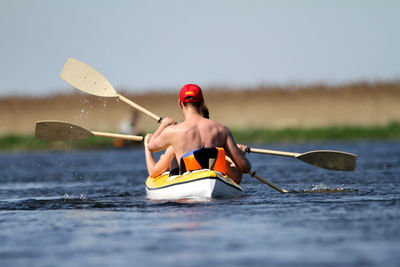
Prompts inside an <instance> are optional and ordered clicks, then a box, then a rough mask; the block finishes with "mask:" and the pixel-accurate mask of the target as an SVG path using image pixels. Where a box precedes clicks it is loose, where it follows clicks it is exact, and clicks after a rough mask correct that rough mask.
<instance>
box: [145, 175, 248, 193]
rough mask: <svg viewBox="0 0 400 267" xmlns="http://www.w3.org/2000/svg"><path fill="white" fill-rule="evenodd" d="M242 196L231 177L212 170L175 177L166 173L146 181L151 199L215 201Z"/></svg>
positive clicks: (239, 188) (240, 189)
mask: <svg viewBox="0 0 400 267" xmlns="http://www.w3.org/2000/svg"><path fill="white" fill-rule="evenodd" d="M242 194H243V189H242V188H241V187H240V186H239V185H238V184H237V183H235V181H233V180H232V179H231V178H230V177H229V176H227V175H224V174H222V173H220V172H218V171H214V170H210V169H202V170H197V171H191V172H187V173H184V174H182V175H173V176H169V172H165V173H163V174H161V175H160V176H158V177H155V178H152V177H148V178H147V180H146V195H147V198H149V199H213V198H231V197H236V196H240V195H242Z"/></svg>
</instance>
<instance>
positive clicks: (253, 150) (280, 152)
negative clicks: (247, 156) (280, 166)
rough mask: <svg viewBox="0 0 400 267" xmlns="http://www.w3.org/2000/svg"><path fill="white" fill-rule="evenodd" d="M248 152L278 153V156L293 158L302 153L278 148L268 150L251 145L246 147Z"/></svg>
mask: <svg viewBox="0 0 400 267" xmlns="http://www.w3.org/2000/svg"><path fill="white" fill-rule="evenodd" d="M246 152H248V153H259V154H269V155H278V156H284V157H291V158H295V157H297V156H299V155H301V154H300V153H293V152H285V151H277V150H268V149H260V148H250V147H248V148H247V149H246Z"/></svg>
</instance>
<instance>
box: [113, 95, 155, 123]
mask: <svg viewBox="0 0 400 267" xmlns="http://www.w3.org/2000/svg"><path fill="white" fill-rule="evenodd" d="M118 98H119V99H120V100H121V101H123V102H125V103H126V104H128V105H130V106H131V107H133V108H135V109H137V110H139V111H141V112H143V113H144V114H146V115H147V116H149V117H151V118H152V119H155V120H156V121H157V122H158V123H159V122H161V120H162V117H159V116H157V115H156V114H154V113H152V112H150V111H148V110H147V109H145V108H144V107H141V106H139V105H138V104H136V103H135V102H132V101H131V100H129V99H128V98H126V97H124V96H122V95H120V94H118Z"/></svg>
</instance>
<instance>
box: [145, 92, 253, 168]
mask: <svg viewBox="0 0 400 267" xmlns="http://www.w3.org/2000/svg"><path fill="white" fill-rule="evenodd" d="M178 103H179V107H180V108H181V109H182V111H183V115H184V118H185V119H184V121H183V122H181V123H179V124H177V123H176V122H175V121H174V120H173V119H171V118H164V119H163V121H162V123H161V125H160V126H159V127H158V129H157V130H156V131H155V132H154V134H153V136H152V137H151V139H150V141H149V142H148V144H147V148H148V150H149V151H150V152H157V151H161V150H165V149H167V148H168V147H169V146H171V147H172V149H173V151H174V153H175V156H176V158H177V159H179V160H178V163H179V168H180V173H183V172H184V171H190V170H191V169H188V168H184V167H187V166H183V165H187V164H185V162H186V163H187V162H188V161H187V157H189V158H190V157H192V155H195V156H196V155H199V154H204V153H203V151H204V150H209V151H210V153H211V154H214V156H215V155H216V159H215V161H214V163H213V165H214V166H215V164H216V165H218V166H222V165H223V163H222V160H221V157H220V155H222V154H221V153H224V154H226V155H227V156H228V157H229V158H231V159H232V161H233V163H234V165H235V166H236V167H237V169H238V170H239V171H241V172H243V173H247V172H249V171H250V168H251V164H250V162H249V161H248V160H247V158H246V157H245V152H244V151H243V150H242V149H239V147H238V146H237V144H236V143H235V140H234V138H233V136H232V134H231V132H230V130H229V128H228V127H226V126H225V125H223V124H221V123H218V122H215V121H213V120H211V119H206V118H204V117H203V116H202V115H201V109H202V107H203V105H204V99H203V94H202V91H201V88H200V87H199V86H197V85H195V84H186V85H185V86H183V87H182V89H181V91H180V94H179V102H178ZM218 148H222V149H218ZM207 153H208V152H207ZM192 158H193V157H192ZM203 167H204V166H203Z"/></svg>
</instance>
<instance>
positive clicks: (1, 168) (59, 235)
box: [0, 141, 400, 266]
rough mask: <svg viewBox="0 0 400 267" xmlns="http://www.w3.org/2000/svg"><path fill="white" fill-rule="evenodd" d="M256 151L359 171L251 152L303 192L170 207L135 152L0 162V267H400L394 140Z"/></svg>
mask: <svg viewBox="0 0 400 267" xmlns="http://www.w3.org/2000/svg"><path fill="white" fill-rule="evenodd" d="M257 147H261V148H268V149H277V150H284V151H292V152H306V151H309V150H315V149H335V150H341V151H347V152H350V153H355V154H357V155H358V162H357V168H356V170H355V172H334V171H327V170H323V169H319V168H316V167H313V166H310V165H307V164H305V163H303V162H301V161H298V160H296V159H291V158H283V157H277V156H267V155H259V154H250V155H249V159H250V160H251V162H252V164H253V170H255V171H257V173H258V174H259V175H261V176H263V177H264V178H266V179H268V180H270V181H272V182H274V183H276V184H278V185H279V186H281V187H283V188H285V189H287V190H295V191H303V190H305V191H308V193H290V194H280V193H279V192H277V191H275V190H273V189H272V188H270V187H268V186H266V185H264V184H262V183H260V182H259V181H257V180H255V179H254V178H251V177H249V176H245V177H244V179H243V182H242V184H241V185H242V187H243V188H244V189H245V195H244V196H243V197H240V198H235V199H225V200H212V201H204V202H173V201H170V202H166V201H150V200H148V199H146V196H145V189H144V182H145V178H146V169H145V160H144V152H143V149H142V148H140V147H139V148H136V149H130V150H93V151H72V152H71V151H59V152H35V153H14V154H13V153H11V154H10V153H2V154H0V241H1V246H0V266H156V265H159V266H339V265H340V266H399V264H400V182H399V181H400V177H399V176H400V142H387V141H386V142H385V141H373V142H372V141H368V142H367V141H363V142H334V143H332V142H331V143H307V144H289V145H279V144H276V145H268V146H266V145H265V146H262V145H260V146H257ZM318 189H331V190H333V191H336V192H334V193H317V192H316V190H318ZM328 191H329V190H328Z"/></svg>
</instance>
